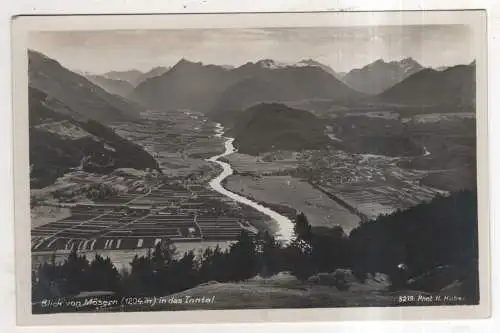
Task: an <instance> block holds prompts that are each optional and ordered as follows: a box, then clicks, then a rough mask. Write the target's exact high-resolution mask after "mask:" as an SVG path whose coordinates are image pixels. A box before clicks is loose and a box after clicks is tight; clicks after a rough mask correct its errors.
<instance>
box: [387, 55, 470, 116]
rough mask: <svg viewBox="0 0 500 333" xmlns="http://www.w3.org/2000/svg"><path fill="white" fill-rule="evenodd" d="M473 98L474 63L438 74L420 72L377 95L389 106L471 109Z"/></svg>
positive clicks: (436, 71) (430, 71) (435, 72)
mask: <svg viewBox="0 0 500 333" xmlns="http://www.w3.org/2000/svg"><path fill="white" fill-rule="evenodd" d="M475 96H476V64H475V62H472V63H470V64H468V65H457V66H453V67H449V68H446V69H444V70H441V71H439V70H435V69H431V68H426V69H423V70H421V71H419V72H418V73H415V74H413V75H411V76H410V77H408V78H407V79H406V80H404V81H402V82H399V83H397V84H396V85H394V86H392V87H391V88H389V89H387V90H386V91H384V92H383V93H382V94H380V95H379V97H380V98H381V99H382V100H384V101H387V102H391V103H401V104H418V105H455V106H473V105H475V99H476V97H475Z"/></svg>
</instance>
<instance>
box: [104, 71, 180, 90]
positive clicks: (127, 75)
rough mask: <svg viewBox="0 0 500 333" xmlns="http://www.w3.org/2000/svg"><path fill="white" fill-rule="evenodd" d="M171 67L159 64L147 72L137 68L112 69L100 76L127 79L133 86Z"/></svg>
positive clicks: (163, 72)
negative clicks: (125, 69) (126, 69)
mask: <svg viewBox="0 0 500 333" xmlns="http://www.w3.org/2000/svg"><path fill="white" fill-rule="evenodd" d="M169 69H170V67H165V66H157V67H154V68H152V69H150V70H149V71H147V72H141V71H139V70H137V69H132V70H128V71H110V72H107V73H104V74H101V75H98V76H101V77H104V78H107V79H110V80H118V81H125V82H128V83H130V84H131V85H132V86H133V87H137V86H138V85H139V84H140V83H141V82H144V81H145V80H147V79H150V78H153V77H155V76H159V75H162V74H165V73H166V72H167V71H168V70H169Z"/></svg>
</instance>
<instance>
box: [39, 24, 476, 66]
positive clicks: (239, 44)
mask: <svg viewBox="0 0 500 333" xmlns="http://www.w3.org/2000/svg"><path fill="white" fill-rule="evenodd" d="M472 44H473V41H472V32H471V31H470V30H469V27H468V26H465V25H421V26H374V27H369V26H365V27H327V28H316V27H314V28H266V29H204V30H201V29H200V30H198V29H196V30H195V29H184V30H114V31H75V32H69V31H59V32H37V33H33V34H32V35H31V36H30V40H29V48H31V49H34V50H37V51H39V52H42V53H44V54H45V55H47V56H49V57H51V58H54V59H56V60H58V61H59V62H60V63H61V64H62V65H63V66H65V67H67V68H70V69H72V70H77V71H82V72H90V73H105V72H108V71H111V70H130V69H138V70H141V71H147V70H149V69H151V68H153V67H156V66H172V65H174V64H175V63H177V62H178V61H179V60H180V59H181V58H185V59H187V60H191V61H201V62H203V63H205V64H217V65H232V66H239V65H242V64H245V63H247V62H249V61H253V62H254V61H258V60H261V59H273V60H276V61H279V62H285V63H294V62H298V61H300V60H302V59H314V60H317V61H320V62H322V63H324V64H326V65H328V66H330V67H332V68H333V69H334V70H336V71H338V72H346V71H349V70H351V69H353V68H360V67H363V66H365V65H367V64H368V63H370V62H373V61H375V60H377V59H380V58H382V59H384V60H385V61H391V60H400V59H402V58H405V57H412V58H414V59H415V60H417V61H418V62H420V63H421V64H422V65H424V66H429V67H439V66H450V65H457V64H465V63H469V62H471V61H472V60H474V59H475V55H474V49H473V47H472Z"/></svg>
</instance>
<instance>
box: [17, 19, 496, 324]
mask: <svg viewBox="0 0 500 333" xmlns="http://www.w3.org/2000/svg"><path fill="white" fill-rule="evenodd" d="M470 13H471V12H461V11H452V12H425V13H422V12H376V13H366V12H348V13H338V12H337V13H335V12H317V13H259V14H256V13H255V14H234V15H227V14H201V15H200V14H186V15H168V16H165V15H153V16H150V15H148V16H118V15H112V16H41V17H40V16H38V17H35V16H32V17H17V18H15V19H14V20H13V24H12V33H13V35H12V39H13V44H12V45H13V50H12V51H13V53H12V55H13V57H12V60H13V66H12V67H13V73H14V77H13V92H14V99H13V100H14V112H13V119H14V124H13V125H14V126H13V129H14V171H15V173H14V192H15V225H16V230H15V232H16V243H15V246H16V263H17V265H16V282H17V288H16V289H17V311H18V312H17V313H18V323H19V324H22V325H28V324H29V325H52V324H57V325H74V324H77V325H87V324H94V325H97V324H113V323H114V322H116V321H118V322H120V323H121V324H140V323H144V324H152V323H155V324H159V323H169V324H178V323H241V322H297V321H336V320H380V319H397V320H401V319H404V320H425V319H455V318H485V317H488V316H489V314H490V305H491V304H490V302H491V300H490V258H489V201H488V200H489V182H488V181H489V179H488V145H487V140H488V136H487V128H488V122H487V65H486V63H487V58H486V45H487V44H486V15H485V12H484V11H483V12H474V14H473V15H471V14H470ZM478 13H479V14H478ZM400 24H405V25H407V24H469V25H470V26H471V28H472V29H473V31H474V36H475V39H474V40H475V47H476V48H477V49H478V50H479V56H478V58H477V59H476V71H477V135H478V136H477V149H478V150H477V155H478V169H477V170H478V200H479V205H478V211H479V230H480V232H479V247H480V249H479V255H480V293H481V303H480V305H478V306H459V307H458V306H440V307H435V306H433V307H397V308H376V307H370V308H332V309H283V310H281V309H280V310H277V309H271V310H211V311H172V312H169V311H165V312H141V313H134V314H133V315H132V314H131V313H100V314H98V315H96V314H84V313H77V314H57V315H50V316H47V315H31V288H30V283H31V273H30V272H31V265H30V260H26V259H27V258H31V255H30V246H29V244H30V239H29V230H30V217H29V174H28V169H27V167H28V165H29V163H28V155H29V154H28V142H29V140H28V136H27V123H28V118H27V115H28V105H27V103H28V99H27V87H28V83H27V78H28V77H27V52H26V48H27V36H28V34H29V32H30V31H51V30H115V29H123V28H125V29H168V28H176V29H178V28H179V27H182V28H186V29H187V28H228V27H240V28H244V27H245V28H251V27H254V28H261V27H278V26H281V27H299V26H301V27H306V26H340V25H348V26H353V25H400Z"/></svg>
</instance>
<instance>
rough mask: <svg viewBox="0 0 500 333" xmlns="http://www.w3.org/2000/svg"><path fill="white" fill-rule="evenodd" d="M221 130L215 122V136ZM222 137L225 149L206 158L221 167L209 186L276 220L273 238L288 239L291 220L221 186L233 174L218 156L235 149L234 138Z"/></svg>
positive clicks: (290, 233)
mask: <svg viewBox="0 0 500 333" xmlns="http://www.w3.org/2000/svg"><path fill="white" fill-rule="evenodd" d="M223 132H224V127H223V126H222V125H221V124H217V127H216V134H215V135H216V136H217V137H222V134H223ZM224 139H225V142H224V146H225V151H224V153H222V154H220V155H216V156H212V157H211V158H209V159H207V161H210V162H214V163H217V164H218V165H220V166H221V167H222V172H221V173H220V174H219V175H218V176H217V177H215V178H214V179H212V180H211V181H210V187H211V188H212V189H214V190H215V191H217V192H219V193H220V194H222V195H225V196H227V197H229V198H231V199H233V200H235V201H237V202H239V203H242V204H244V205H247V206H250V207H252V208H254V209H256V210H258V211H259V212H261V213H263V214H265V215H267V216H268V217H270V218H271V219H273V220H274V221H276V223H277V224H278V228H279V231H278V233H277V234H276V235H275V238H276V239H277V240H280V241H283V242H287V241H289V240H290V239H291V238H292V236H293V222H292V221H291V220H290V219H289V218H288V217H286V216H283V215H281V214H279V213H277V212H275V211H274V210H272V209H270V208H267V207H265V206H263V205H261V204H259V203H257V202H255V201H252V200H250V199H248V198H246V197H244V196H241V195H239V194H236V193H233V192H231V191H228V190H227V189H225V188H224V187H223V186H222V181H223V180H224V179H225V178H227V177H229V176H230V175H232V174H233V168H232V167H231V165H230V164H229V163H226V162H223V161H220V158H222V157H224V156H227V155H230V154H232V153H234V152H235V151H236V150H235V148H234V146H233V141H234V139H233V138H228V137H224Z"/></svg>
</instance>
